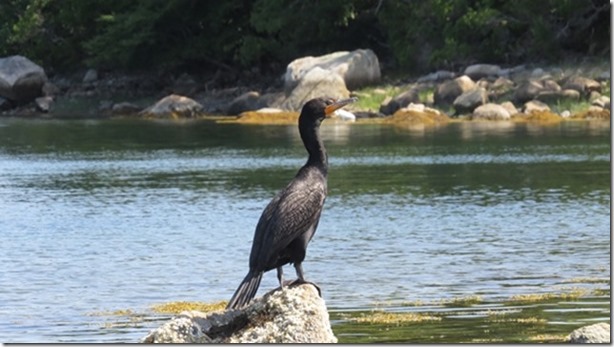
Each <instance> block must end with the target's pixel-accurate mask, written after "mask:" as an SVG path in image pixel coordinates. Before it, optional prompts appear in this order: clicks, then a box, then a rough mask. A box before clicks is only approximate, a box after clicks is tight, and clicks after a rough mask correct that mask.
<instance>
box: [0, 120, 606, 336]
mask: <svg viewBox="0 0 614 347" xmlns="http://www.w3.org/2000/svg"><path fill="white" fill-rule="evenodd" d="M322 134H323V137H324V140H325V143H326V145H327V148H328V150H329V155H330V165H331V168H330V174H329V198H328V200H327V202H326V205H325V211H324V212H323V214H322V219H321V222H320V226H319V228H318V232H317V233H316V236H315V238H314V240H313V242H312V243H311V245H310V247H309V249H308V255H307V260H306V261H305V263H304V269H305V274H306V277H307V278H308V279H310V280H313V281H314V282H317V283H318V284H319V285H320V286H321V288H322V290H323V295H324V298H325V300H326V302H327V305H328V306H329V308H331V309H333V310H356V309H370V308H373V307H376V306H377V305H381V303H384V302H385V303H387V305H392V306H394V304H395V303H402V302H407V301H431V300H440V299H448V298H457V297H463V296H471V295H479V296H481V297H483V298H484V299H486V300H490V301H496V300H500V299H505V298H509V297H510V296H513V295H518V294H533V293H551V292H560V291H565V290H567V289H568V288H570V287H573V288H578V287H580V288H586V289H598V288H601V289H604V288H607V289H608V290H609V276H610V194H611V191H610V173H611V170H610V149H611V148H610V136H611V133H610V128H609V124H607V123H588V122H569V123H562V124H560V125H555V126H537V125H528V124H512V123H475V124H470V123H463V124H458V123H456V124H450V125H448V126H445V127H442V128H436V129H426V130H411V131H410V130H407V129H400V128H394V127H390V126H383V125H360V124H358V125H357V124H344V123H331V124H325V125H324V126H323V128H322ZM304 161H305V152H304V149H303V148H302V145H301V143H300V139H299V137H298V132H297V130H296V129H295V126H254V125H238V124H216V123H213V122H208V121H199V122H187V123H169V122H151V121H129V120H85V121H69V120H62V121H50V120H16V119H0V211H1V212H0V237H1V239H0V240H1V242H0V263H1V264H2V267H1V268H0V283H1V285H0V317H2V318H1V319H0V341H2V342H43V341H44V342H122V341H123V342H134V341H137V340H138V339H139V338H141V337H143V336H144V335H145V334H146V333H147V332H148V331H149V329H151V328H152V327H154V326H156V325H158V324H159V322H156V321H155V318H151V319H147V318H145V319H140V320H139V321H138V322H135V323H134V324H132V325H130V324H121V325H115V324H113V323H109V319H108V317H106V316H105V312H107V313H108V312H112V311H116V310H125V309H130V310H132V311H133V312H146V311H147V310H148V308H149V307H150V306H151V305H153V304H160V303H164V302H168V301H180V300H186V301H219V300H227V299H229V298H230V297H231V295H232V293H233V292H234V290H235V288H236V286H237V285H238V284H239V282H240V281H241V279H242V278H243V277H244V275H245V273H246V271H247V262H248V255H249V250H250V247H251V240H252V236H253V231H254V227H255V225H256V222H257V220H258V218H259V216H260V213H261V211H262V209H263V208H264V206H265V205H266V204H267V203H268V201H269V199H270V198H271V197H272V196H273V195H274V194H275V193H276V192H277V190H279V189H280V188H282V187H283V186H284V185H285V183H286V182H287V181H288V180H289V179H291V178H292V176H293V175H294V173H295V171H296V170H297V169H298V167H300V166H301V165H302V164H303V163H304ZM286 273H287V275H288V277H290V276H293V275H294V271H293V269H292V268H287V269H286ZM578 279H589V280H584V281H578ZM604 282H605V284H604ZM274 287H276V277H275V274H274V273H268V274H267V275H266V276H265V278H264V280H263V282H262V284H261V289H260V291H259V294H262V293H264V292H265V291H267V290H269V289H272V288H274ZM599 317H603V320H606V321H609V318H608V317H609V312H608V313H607V314H605V313H603V314H601V316H599V315H598V316H597V317H596V318H595V317H593V319H599ZM152 320H154V321H152Z"/></svg>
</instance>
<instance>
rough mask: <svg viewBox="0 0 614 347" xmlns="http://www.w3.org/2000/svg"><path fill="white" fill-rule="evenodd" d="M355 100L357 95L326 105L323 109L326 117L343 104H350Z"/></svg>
mask: <svg viewBox="0 0 614 347" xmlns="http://www.w3.org/2000/svg"><path fill="white" fill-rule="evenodd" d="M356 100H358V98H357V97H353V98H349V99H343V100H339V101H336V102H334V103H332V104H330V105H328V106H326V108H325V109H324V114H325V115H326V117H330V116H332V114H333V113H334V112H335V111H337V110H338V109H340V108H342V107H343V106H345V105H347V104H351V103H353V102H355V101H356Z"/></svg>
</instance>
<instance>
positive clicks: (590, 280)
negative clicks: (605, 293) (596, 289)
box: [562, 277, 610, 284]
mask: <svg viewBox="0 0 614 347" xmlns="http://www.w3.org/2000/svg"><path fill="white" fill-rule="evenodd" d="M562 283H605V284H609V283H610V279H609V278H596V277H577V278H571V279H568V280H565V281H563V282H562Z"/></svg>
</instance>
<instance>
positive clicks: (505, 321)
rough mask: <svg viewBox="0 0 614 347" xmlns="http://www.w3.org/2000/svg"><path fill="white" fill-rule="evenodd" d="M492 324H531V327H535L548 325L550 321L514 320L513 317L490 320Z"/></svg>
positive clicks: (540, 319)
mask: <svg viewBox="0 0 614 347" xmlns="http://www.w3.org/2000/svg"><path fill="white" fill-rule="evenodd" d="M489 321H490V322H491V323H500V324H507V323H510V324H530V325H535V324H546V323H548V320H546V319H544V318H538V317H527V318H523V317H518V318H512V317H507V318H498V317H497V318H490V320H489Z"/></svg>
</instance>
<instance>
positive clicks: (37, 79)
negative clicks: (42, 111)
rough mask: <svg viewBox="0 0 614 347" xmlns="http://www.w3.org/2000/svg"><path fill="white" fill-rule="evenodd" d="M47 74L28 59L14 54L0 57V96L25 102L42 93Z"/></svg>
mask: <svg viewBox="0 0 614 347" xmlns="http://www.w3.org/2000/svg"><path fill="white" fill-rule="evenodd" d="M45 82H47V75H46V74H45V70H43V68H42V67H40V66H38V65H36V64H35V63H33V62H32V61H31V60H30V59H28V58H26V57H23V56H20V55H14V56H10V57H6V58H0V96H2V97H4V98H6V99H8V100H11V101H14V102H17V103H26V102H29V101H32V100H34V99H35V98H37V97H39V96H41V95H42V88H43V85H44V84H45Z"/></svg>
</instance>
